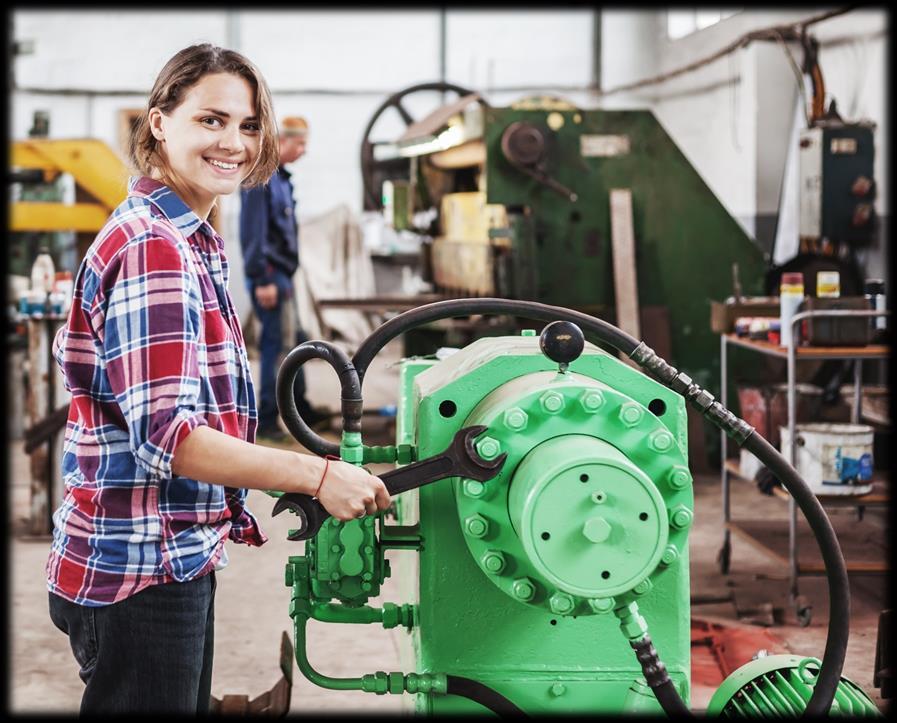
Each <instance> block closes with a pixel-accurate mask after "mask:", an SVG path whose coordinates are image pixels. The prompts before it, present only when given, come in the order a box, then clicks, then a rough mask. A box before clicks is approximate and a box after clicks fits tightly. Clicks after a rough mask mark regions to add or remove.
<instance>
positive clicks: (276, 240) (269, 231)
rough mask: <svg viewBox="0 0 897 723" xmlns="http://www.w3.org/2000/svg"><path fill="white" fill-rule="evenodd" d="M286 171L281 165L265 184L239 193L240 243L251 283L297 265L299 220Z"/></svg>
mask: <svg viewBox="0 0 897 723" xmlns="http://www.w3.org/2000/svg"><path fill="white" fill-rule="evenodd" d="M290 175H291V174H290V172H289V171H287V170H286V169H285V168H284V167H283V166H281V167H280V168H278V169H277V172H276V173H275V174H274V175H273V176H272V177H271V180H270V181H268V184H267V185H265V186H256V187H255V188H250V189H243V190H242V191H241V192H240V200H241V204H242V206H241V210H240V246H241V248H242V250H243V268H244V273H245V275H246V278H247V279H248V280H249V281H251V282H252V284H253V285H254V286H265V285H267V284H270V283H273V282H274V278H273V277H274V271H275V270H279V271H282V272H284V273H286V274H287V275H288V276H292V275H293V274H294V273H296V269H297V268H299V223H298V220H297V219H296V201H295V199H294V198H293V184H292V182H291V181H290Z"/></svg>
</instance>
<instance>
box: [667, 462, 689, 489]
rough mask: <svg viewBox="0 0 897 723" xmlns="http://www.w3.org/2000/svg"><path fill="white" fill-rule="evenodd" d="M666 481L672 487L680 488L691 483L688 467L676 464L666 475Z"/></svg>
mask: <svg viewBox="0 0 897 723" xmlns="http://www.w3.org/2000/svg"><path fill="white" fill-rule="evenodd" d="M667 481H668V482H669V483H670V487H672V488H673V489H676V490H681V489H683V488H684V487H687V486H688V485H690V484H691V473H690V472H689V471H688V467H683V466H682V465H676V466H675V467H673V469H672V470H671V471H670V474H669V475H668V476H667Z"/></svg>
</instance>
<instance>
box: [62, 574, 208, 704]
mask: <svg viewBox="0 0 897 723" xmlns="http://www.w3.org/2000/svg"><path fill="white" fill-rule="evenodd" d="M50 619H51V620H52V621H53V624H54V625H56V627H57V628H59V629H60V630H61V631H62V632H64V633H66V634H67V635H68V636H69V643H70V644H71V646H72V652H73V653H74V655H75V660H77V661H78V665H80V666H81V669H80V671H79V672H78V674H79V675H80V676H81V680H83V681H84V684H85V686H86V687H85V689H84V696H83V697H82V698H81V715H88V714H92V713H186V714H189V715H197V714H205V713H208V711H209V696H210V695H211V690H212V654H213V645H214V640H215V634H214V633H215V573H214V572H211V573H210V574H208V575H204V576H203V577H200V578H198V579H196V580H191V581H190V582H170V583H164V584H161V585H150V586H149V587H148V588H146V589H144V590H141V591H140V592H139V593H137V594H136V595H132V596H131V597H128V598H125V599H124V600H121V601H119V602H117V603H113V604H111V605H104V606H102V607H88V606H86V605H77V604H75V603H73V602H69V601H68V600H66V599H65V598H62V597H59V596H58V595H54V594H53V593H50Z"/></svg>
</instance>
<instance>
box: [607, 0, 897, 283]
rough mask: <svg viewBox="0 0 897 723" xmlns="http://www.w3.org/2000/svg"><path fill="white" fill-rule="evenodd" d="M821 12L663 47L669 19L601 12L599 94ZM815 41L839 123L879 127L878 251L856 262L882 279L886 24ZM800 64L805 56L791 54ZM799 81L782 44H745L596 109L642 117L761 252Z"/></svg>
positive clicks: (773, 16)
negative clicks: (633, 111)
mask: <svg viewBox="0 0 897 723" xmlns="http://www.w3.org/2000/svg"><path fill="white" fill-rule="evenodd" d="M822 12H823V11H822V10H821V9H819V8H804V9H801V10H797V11H795V10H789V11H775V10H770V9H768V8H765V9H763V10H746V11H743V12H739V13H736V14H735V15H733V16H731V17H729V18H726V19H724V20H722V21H720V22H719V23H717V24H715V25H712V26H710V27H708V28H705V29H703V30H699V31H697V32H695V33H692V34H690V35H687V36H685V37H682V38H679V39H676V40H670V39H668V37H667V34H666V12H665V11H663V10H660V11H656V12H644V11H613V12H604V13H603V14H602V57H601V65H602V89H603V90H604V91H608V90H612V89H613V88H615V87H619V86H623V85H625V84H627V83H631V82H634V81H637V80H641V79H643V78H648V77H653V76H657V75H661V74H663V73H666V72H669V71H672V70H674V69H677V68H681V67H683V66H686V65H688V64H690V63H694V62H696V61H698V60H700V59H702V58H705V57H707V56H709V55H711V54H713V53H715V52H717V51H718V50H720V49H722V48H724V47H726V46H727V45H729V44H730V43H732V42H734V41H735V40H737V39H738V38H740V37H741V36H742V35H743V34H744V33H747V32H750V31H751V30H756V29H761V28H767V27H770V26H772V25H780V24H787V23H794V22H798V21H801V20H804V19H807V18H810V17H813V16H816V15H819V14H821V13H822ZM810 32H811V33H812V34H813V35H815V36H816V37H817V38H818V39H819V41H820V51H819V58H820V65H821V66H822V72H823V75H824V80H825V85H826V91H827V95H828V96H829V97H833V98H835V99H836V100H837V102H838V108H839V111H840V113H841V115H842V116H843V117H844V118H845V119H846V120H860V119H868V120H872V121H873V122H875V123H876V125H877V128H876V135H875V139H876V157H875V172H876V179H877V181H878V184H879V193H878V197H877V199H876V210H877V212H878V214H879V217H880V219H881V224H880V232H879V239H880V241H879V243H878V245H877V246H876V247H874V248H872V249H870V250H869V252H868V253H866V252H864V254H863V255H865V256H867V259H866V264H867V270H868V271H869V273H870V275H872V274H883V273H884V272H885V270H886V269H887V259H886V258H885V254H886V251H887V248H886V244H885V243H883V241H882V240H883V239H885V238H887V235H886V234H887V227H888V219H889V212H890V209H889V208H888V204H887V189H888V176H887V166H886V163H885V158H886V157H887V154H888V140H889V139H888V136H889V126H888V118H887V113H886V109H885V104H886V97H887V95H886V85H885V84H886V52H887V46H886V37H887V15H886V13H885V12H884V10H874V9H872V10H854V11H851V12H850V13H847V14H845V15H841V16H838V17H836V18H832V19H830V20H827V21H823V22H821V23H817V24H814V25H812V26H811V27H810ZM789 47H790V48H791V51H792V54H793V56H794V58H795V60H796V62H797V63H798V64H800V62H801V59H802V55H803V53H802V51H801V50H800V49H799V48H798V47H796V44H793V43H792V44H790V45H789ZM798 87H799V86H798V81H797V78H796V76H795V71H794V70H793V68H792V66H791V64H790V62H789V61H788V58H787V55H786V54H785V52H784V50H783V49H782V47H781V45H780V44H778V43H774V42H753V43H751V44H750V45H748V46H747V47H746V48H742V49H741V50H737V51H735V52H734V53H732V54H731V55H728V56H726V57H723V58H720V59H719V60H716V61H714V62H713V63H710V64H708V65H706V66H704V67H702V68H700V69H698V70H696V71H694V72H692V73H689V74H687V75H683V76H679V77H677V78H673V79H671V80H668V81H665V82H663V83H661V84H657V85H651V86H647V87H643V88H640V89H638V90H634V91H628V92H623V93H619V94H615V93H612V94H610V95H607V96H604V97H602V98H601V100H600V105H601V106H602V107H608V108H611V107H613V108H618V107H649V108H652V109H653V110H654V112H655V113H656V114H657V116H658V119H659V120H660V122H661V123H662V124H663V125H664V127H665V128H666V129H667V131H668V132H669V133H670V135H671V136H672V137H673V139H674V140H675V141H676V143H677V144H678V145H679V147H680V148H681V149H682V151H683V152H684V153H685V155H686V156H687V157H688V159H689V160H690V161H691V163H692V164H693V165H694V166H695V167H696V168H697V169H698V171H699V172H700V173H701V175H702V176H703V177H704V179H705V180H706V181H707V183H708V185H709V186H710V187H711V188H712V189H713V190H714V192H715V193H716V194H717V196H718V197H719V198H720V200H721V201H722V202H723V204H724V205H725V206H726V207H727V208H728V210H729V212H730V213H731V214H732V215H733V216H735V217H736V218H737V219H738V220H739V222H740V223H741V224H742V226H743V227H744V228H745V229H746V230H747V231H748V232H749V233H751V234H752V235H754V236H755V238H756V239H757V240H758V242H759V243H760V245H761V247H763V248H765V249H766V250H767V251H768V250H769V249H770V248H771V246H772V241H773V238H774V236H775V228H776V219H777V216H778V211H779V199H780V194H781V187H782V178H783V173H784V167H785V159H786V155H787V153H788V152H789V150H790V149H791V142H790V136H791V132H792V126H793V119H794V116H795V104H796V102H797V97H798Z"/></svg>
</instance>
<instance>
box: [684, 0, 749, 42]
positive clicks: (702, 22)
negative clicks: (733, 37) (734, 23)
mask: <svg viewBox="0 0 897 723" xmlns="http://www.w3.org/2000/svg"><path fill="white" fill-rule="evenodd" d="M737 12H739V10H738V9H735V10H703V9H702V10H698V9H697V8H692V9H690V10H668V11H667V37H668V38H669V39H670V40H678V39H679V38H684V37H685V36H686V35H691V33H694V32H697V31H698V30H703V29H704V28H709V27H710V26H711V25H715V24H716V23H718V22H719V21H720V20H725V19H726V18H728V17H730V16H732V15H734V14H735V13H737Z"/></svg>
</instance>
